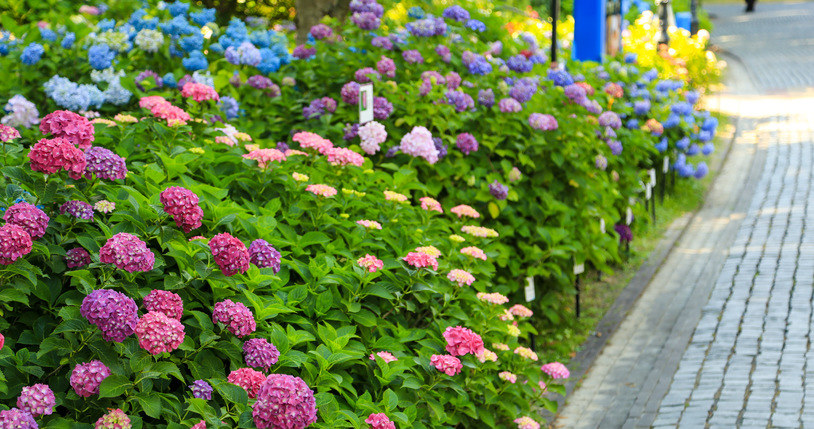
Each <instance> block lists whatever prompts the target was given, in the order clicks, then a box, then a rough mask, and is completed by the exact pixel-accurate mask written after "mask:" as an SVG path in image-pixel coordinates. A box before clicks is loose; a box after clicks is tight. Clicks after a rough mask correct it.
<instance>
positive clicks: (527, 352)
mask: <svg viewBox="0 0 814 429" xmlns="http://www.w3.org/2000/svg"><path fill="white" fill-rule="evenodd" d="M514 354H516V355H520V356H522V357H524V358H526V359H529V360H533V361H535V362H537V353H535V352H534V351H533V350H532V349H530V348H527V347H522V346H519V347H517V348H516V349H514Z"/></svg>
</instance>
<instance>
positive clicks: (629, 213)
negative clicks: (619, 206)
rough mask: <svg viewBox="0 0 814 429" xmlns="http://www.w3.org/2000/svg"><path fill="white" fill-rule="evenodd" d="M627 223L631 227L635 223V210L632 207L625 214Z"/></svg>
mask: <svg viewBox="0 0 814 429" xmlns="http://www.w3.org/2000/svg"><path fill="white" fill-rule="evenodd" d="M625 223H626V224H627V225H628V226H630V224H631V223H633V209H631V208H630V207H628V208H627V213H625Z"/></svg>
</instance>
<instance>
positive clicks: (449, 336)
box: [444, 326, 483, 356]
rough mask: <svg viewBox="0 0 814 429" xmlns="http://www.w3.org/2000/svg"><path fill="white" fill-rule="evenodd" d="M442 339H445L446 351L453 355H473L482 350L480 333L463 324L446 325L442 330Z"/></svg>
mask: <svg viewBox="0 0 814 429" xmlns="http://www.w3.org/2000/svg"><path fill="white" fill-rule="evenodd" d="M444 339H445V340H446V341H447V352H448V353H449V354H451V355H453V356H463V355H465V354H468V353H472V354H473V355H474V354H478V353H480V352H481V351H483V339H481V337H480V335H478V334H476V333H474V332H472V330H471V329H469V328H464V327H463V326H455V327H452V326H450V327H448V328H447V329H446V330H445V331H444Z"/></svg>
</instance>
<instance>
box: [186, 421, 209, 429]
mask: <svg viewBox="0 0 814 429" xmlns="http://www.w3.org/2000/svg"><path fill="white" fill-rule="evenodd" d="M189 429H206V421H204V420H201V421H199V422H198V423H195V424H194V425H192V426H190V428H189Z"/></svg>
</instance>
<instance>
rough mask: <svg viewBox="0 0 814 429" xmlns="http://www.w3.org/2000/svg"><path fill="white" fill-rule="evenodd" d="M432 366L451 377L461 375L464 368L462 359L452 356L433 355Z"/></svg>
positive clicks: (431, 358)
mask: <svg viewBox="0 0 814 429" xmlns="http://www.w3.org/2000/svg"><path fill="white" fill-rule="evenodd" d="M430 364H432V365H433V366H434V367H435V369H437V370H438V371H441V372H443V373H444V374H446V375H448V376H450V377H451V376H453V375H456V374H458V373H460V372H461V370H462V369H463V367H464V365H463V364H462V363H461V360H460V359H458V358H456V357H455V356H450V355H432V356H430Z"/></svg>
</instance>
